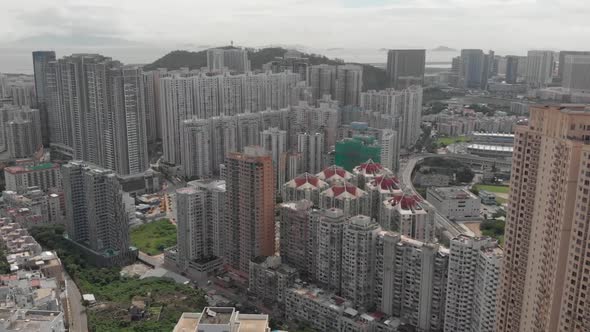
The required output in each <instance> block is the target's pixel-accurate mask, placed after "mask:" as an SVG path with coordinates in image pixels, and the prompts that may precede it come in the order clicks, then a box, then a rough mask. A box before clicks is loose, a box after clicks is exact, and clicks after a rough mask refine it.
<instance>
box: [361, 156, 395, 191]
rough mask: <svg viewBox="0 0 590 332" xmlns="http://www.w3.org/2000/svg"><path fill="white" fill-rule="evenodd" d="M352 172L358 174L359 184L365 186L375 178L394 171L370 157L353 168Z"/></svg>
mask: <svg viewBox="0 0 590 332" xmlns="http://www.w3.org/2000/svg"><path fill="white" fill-rule="evenodd" d="M352 174H354V175H355V176H356V178H357V181H358V182H357V183H358V186H359V187H361V188H365V185H366V184H367V183H370V182H371V181H373V179H375V178H377V177H384V176H389V175H393V172H392V171H391V170H390V169H388V168H385V167H383V166H382V165H381V164H380V163H376V162H374V161H373V160H371V159H369V160H367V161H365V162H363V163H361V164H359V165H358V166H356V167H355V168H354V169H353V170H352Z"/></svg>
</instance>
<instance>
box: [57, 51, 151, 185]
mask: <svg viewBox="0 0 590 332" xmlns="http://www.w3.org/2000/svg"><path fill="white" fill-rule="evenodd" d="M46 79H47V89H48V90H49V95H50V97H49V99H50V101H49V105H48V112H49V123H50V128H51V134H52V135H54V136H53V137H52V138H51V145H52V147H53V148H54V149H55V150H57V151H59V152H60V153H63V154H66V155H68V154H69V155H70V157H73V158H74V159H80V160H84V161H88V162H90V163H93V164H95V165H99V166H102V167H106V168H108V169H111V170H114V171H115V172H117V174H121V175H129V174H138V173H142V172H144V171H145V170H146V169H147V168H148V161H149V160H148V156H147V138H146V135H147V133H146V120H145V104H144V102H145V100H144V97H143V93H144V91H143V77H142V71H141V68H139V67H136V66H122V65H121V64H120V63H119V62H118V61H113V60H112V59H111V58H107V57H104V56H101V55H98V54H74V55H72V56H68V57H64V58H62V59H59V60H57V61H53V62H50V63H49V70H48V72H47V76H46Z"/></svg>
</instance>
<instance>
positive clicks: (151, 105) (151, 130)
mask: <svg viewBox="0 0 590 332" xmlns="http://www.w3.org/2000/svg"><path fill="white" fill-rule="evenodd" d="M165 73H166V69H159V70H152V71H144V72H143V88H144V93H143V95H144V98H145V114H146V116H145V117H146V132H147V140H148V142H149V143H154V142H155V141H156V140H158V139H162V122H161V121H160V119H161V114H160V78H161V77H162V76H163V75H165Z"/></svg>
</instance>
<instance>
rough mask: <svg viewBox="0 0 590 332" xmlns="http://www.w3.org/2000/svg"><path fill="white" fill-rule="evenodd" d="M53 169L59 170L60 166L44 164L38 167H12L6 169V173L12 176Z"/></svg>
mask: <svg viewBox="0 0 590 332" xmlns="http://www.w3.org/2000/svg"><path fill="white" fill-rule="evenodd" d="M52 168H59V164H54V163H43V164H37V165H26V166H10V167H6V168H5V169H4V171H6V172H8V173H10V174H18V173H27V172H34V171H41V170H47V169H52Z"/></svg>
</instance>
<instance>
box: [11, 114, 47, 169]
mask: <svg viewBox="0 0 590 332" xmlns="http://www.w3.org/2000/svg"><path fill="white" fill-rule="evenodd" d="M39 129H40V126H38V123H37V126H35V124H34V123H33V121H31V120H25V119H22V118H17V119H14V120H12V121H10V122H8V123H7V124H6V145H7V146H8V153H9V155H10V157H11V158H14V159H20V158H29V157H32V156H33V154H34V153H35V151H36V150H37V148H38V147H40V144H41V141H36V140H34V138H35V137H36V135H35V133H38V131H37V130H39ZM39 138H40V137H39Z"/></svg>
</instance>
